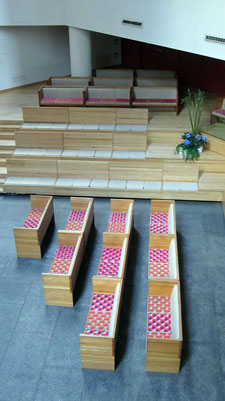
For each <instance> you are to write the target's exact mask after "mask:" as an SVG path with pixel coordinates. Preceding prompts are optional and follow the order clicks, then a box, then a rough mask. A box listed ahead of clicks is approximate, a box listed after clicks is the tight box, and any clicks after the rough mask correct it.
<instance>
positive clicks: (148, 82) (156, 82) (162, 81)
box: [135, 78, 178, 88]
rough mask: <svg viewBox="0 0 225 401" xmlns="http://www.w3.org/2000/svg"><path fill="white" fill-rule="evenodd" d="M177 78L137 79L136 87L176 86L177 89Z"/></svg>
mask: <svg viewBox="0 0 225 401" xmlns="http://www.w3.org/2000/svg"><path fill="white" fill-rule="evenodd" d="M177 85H178V83H177V78H136V85H135V86H146V87H148V86H163V87H164V86H167V87H168V86H174V87H176V88H177Z"/></svg>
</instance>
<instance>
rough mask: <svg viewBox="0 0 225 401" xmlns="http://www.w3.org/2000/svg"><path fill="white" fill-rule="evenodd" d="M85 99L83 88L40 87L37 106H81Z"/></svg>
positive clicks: (84, 89)
mask: <svg viewBox="0 0 225 401" xmlns="http://www.w3.org/2000/svg"><path fill="white" fill-rule="evenodd" d="M85 98H86V88H85V87H84V86H80V87H79V86H76V87H75V86H74V87H68V86H63V87H62V86H42V87H41V88H40V89H39V91H38V99H39V106H42V107H43V106H47V107H49V106H50V107H52V106H54V107H62V106H67V107H68V106H70V107H71V106H72V107H75V106H83V105H84V104H85Z"/></svg>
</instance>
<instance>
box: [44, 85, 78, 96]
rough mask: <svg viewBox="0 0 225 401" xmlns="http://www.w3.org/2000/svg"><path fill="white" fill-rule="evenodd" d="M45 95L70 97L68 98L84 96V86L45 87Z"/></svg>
mask: <svg viewBox="0 0 225 401" xmlns="http://www.w3.org/2000/svg"><path fill="white" fill-rule="evenodd" d="M42 90H43V96H44V97H61V98H63V97H68V98H83V92H84V87H72V88H66V87H53V86H49V87H43V88H42Z"/></svg>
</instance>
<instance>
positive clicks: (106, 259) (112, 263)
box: [97, 248, 122, 277]
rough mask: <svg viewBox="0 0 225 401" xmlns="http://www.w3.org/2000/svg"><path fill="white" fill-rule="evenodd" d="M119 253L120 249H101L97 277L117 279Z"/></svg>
mask: <svg viewBox="0 0 225 401" xmlns="http://www.w3.org/2000/svg"><path fill="white" fill-rule="evenodd" d="M121 252H122V250H121V248H103V250H102V254H101V259H100V262H99V266H98V272H97V275H98V276H107V277H118V271H119V266H120V259H121Z"/></svg>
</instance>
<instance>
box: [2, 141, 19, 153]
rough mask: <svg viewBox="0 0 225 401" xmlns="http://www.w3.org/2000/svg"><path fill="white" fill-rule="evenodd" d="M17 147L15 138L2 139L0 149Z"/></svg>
mask: <svg viewBox="0 0 225 401" xmlns="http://www.w3.org/2000/svg"><path fill="white" fill-rule="evenodd" d="M15 147H16V144H15V141H14V139H12V140H8V139H0V151H1V150H14V149H15Z"/></svg>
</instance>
